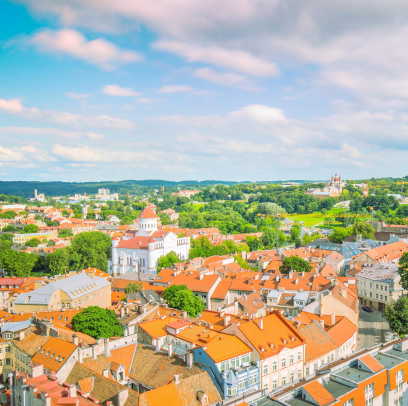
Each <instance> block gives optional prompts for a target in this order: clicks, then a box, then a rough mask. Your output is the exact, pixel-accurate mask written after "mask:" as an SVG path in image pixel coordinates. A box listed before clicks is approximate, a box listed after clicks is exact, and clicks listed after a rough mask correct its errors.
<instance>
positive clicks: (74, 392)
mask: <svg viewBox="0 0 408 406" xmlns="http://www.w3.org/2000/svg"><path fill="white" fill-rule="evenodd" d="M68 391H69V397H70V398H76V395H77V389H76V386H75V385H74V384H72V385H69V389H68Z"/></svg>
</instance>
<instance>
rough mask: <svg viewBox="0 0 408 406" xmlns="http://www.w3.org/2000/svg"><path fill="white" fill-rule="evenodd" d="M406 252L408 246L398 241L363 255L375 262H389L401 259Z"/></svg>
mask: <svg viewBox="0 0 408 406" xmlns="http://www.w3.org/2000/svg"><path fill="white" fill-rule="evenodd" d="M404 252H408V245H407V244H406V243H404V242H403V241H398V242H394V243H392V244H387V245H381V246H380V247H377V248H373V249H371V250H369V251H365V252H364V253H363V254H365V255H367V256H368V257H370V258H372V259H373V260H375V261H386V262H389V261H393V260H395V259H398V258H401V256H402V254H403V253H404Z"/></svg>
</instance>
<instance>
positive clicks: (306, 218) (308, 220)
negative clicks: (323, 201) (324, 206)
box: [288, 207, 346, 228]
mask: <svg viewBox="0 0 408 406" xmlns="http://www.w3.org/2000/svg"><path fill="white" fill-rule="evenodd" d="M345 211H346V209H343V208H338V207H333V208H332V209H330V210H329V211H328V212H327V213H326V214H324V215H322V213H321V212H320V211H316V212H314V213H312V214H299V215H297V216H292V215H288V219H290V220H292V221H294V222H295V223H298V222H300V221H303V224H304V225H305V226H306V227H311V226H315V225H316V224H320V223H321V225H322V226H323V223H324V217H325V216H326V215H327V216H328V217H329V215H334V214H339V213H344V212H345ZM336 226H338V225H336V224H335V225H333V226H325V227H324V228H333V227H336ZM319 227H320V226H319Z"/></svg>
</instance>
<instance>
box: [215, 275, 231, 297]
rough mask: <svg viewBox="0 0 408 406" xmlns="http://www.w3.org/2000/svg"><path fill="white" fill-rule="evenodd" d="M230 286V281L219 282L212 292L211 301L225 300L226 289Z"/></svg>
mask: <svg viewBox="0 0 408 406" xmlns="http://www.w3.org/2000/svg"><path fill="white" fill-rule="evenodd" d="M230 286H231V281H229V280H225V281H221V282H220V283H219V284H218V285H217V287H216V288H215V290H214V293H213V294H212V296H211V299H225V298H226V296H227V294H228V289H229V287H230Z"/></svg>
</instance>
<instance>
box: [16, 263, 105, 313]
mask: <svg viewBox="0 0 408 406" xmlns="http://www.w3.org/2000/svg"><path fill="white" fill-rule="evenodd" d="M13 299H14V300H11V299H9V301H8V311H9V312H14V313H20V312H24V313H27V312H37V311H45V310H51V311H52V310H58V309H63V308H66V309H72V308H77V307H78V308H84V307H88V306H99V307H104V308H106V307H110V306H111V305H112V302H111V284H110V282H108V281H107V280H106V279H105V278H101V277H99V276H96V275H95V273H94V271H93V270H91V271H90V272H85V271H83V272H81V273H78V274H76V275H73V276H70V277H67V278H63V279H60V280H56V281H55V282H51V283H48V284H47V285H43V286H41V287H38V288H36V289H35V290H33V291H32V292H28V293H21V294H20V295H18V296H17V297H16V298H13Z"/></svg>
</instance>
